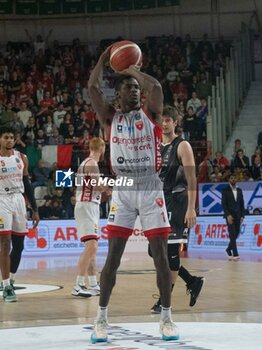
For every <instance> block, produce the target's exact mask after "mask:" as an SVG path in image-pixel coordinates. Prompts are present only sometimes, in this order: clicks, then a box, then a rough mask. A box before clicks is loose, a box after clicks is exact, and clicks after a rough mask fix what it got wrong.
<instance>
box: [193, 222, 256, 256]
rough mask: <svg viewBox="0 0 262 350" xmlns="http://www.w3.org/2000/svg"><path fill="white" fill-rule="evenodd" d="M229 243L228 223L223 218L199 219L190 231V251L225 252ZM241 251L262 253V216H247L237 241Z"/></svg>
mask: <svg viewBox="0 0 262 350" xmlns="http://www.w3.org/2000/svg"><path fill="white" fill-rule="evenodd" d="M228 243H229V235H228V230H227V225H226V221H225V219H224V218H223V217H221V216H208V217H198V218H197V224H196V225H195V226H194V227H193V228H192V229H191V230H190V238H189V250H190V251H196V250H198V251H209V252H210V251H212V252H214V251H224V250H225V249H226V248H227V245H228ZM237 247H238V249H239V251H240V252H241V251H249V252H252V251H253V252H258V251H262V216H261V215H250V216H246V217H245V219H244V222H243V223H242V225H241V230H240V235H239V237H238V239H237Z"/></svg>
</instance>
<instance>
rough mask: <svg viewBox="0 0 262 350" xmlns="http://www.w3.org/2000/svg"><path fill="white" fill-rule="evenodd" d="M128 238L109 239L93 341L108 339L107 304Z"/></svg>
mask: <svg viewBox="0 0 262 350" xmlns="http://www.w3.org/2000/svg"><path fill="white" fill-rule="evenodd" d="M126 242H127V239H126V238H122V237H112V238H109V240H108V254H107V258H106V262H105V265H104V267H103V270H102V272H101V276H100V288H101V290H100V298H99V307H98V312H97V318H96V321H95V325H94V331H93V333H92V335H91V342H92V343H96V342H106V341H107V325H108V321H107V305H108V303H109V299H110V296H111V293H112V289H113V287H114V285H115V282H116V272H117V269H118V267H119V265H120V262H121V257H122V255H123V252H124V250H125V246H126Z"/></svg>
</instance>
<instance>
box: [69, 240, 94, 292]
mask: <svg viewBox="0 0 262 350" xmlns="http://www.w3.org/2000/svg"><path fill="white" fill-rule="evenodd" d="M84 244H85V247H84V251H83V252H82V254H81V255H80V258H79V261H78V266H77V277H76V283H75V286H74V288H73V290H72V295H74V296H80V297H91V296H92V293H91V291H89V289H88V288H87V287H86V285H85V275H86V272H87V271H92V275H96V263H95V262H96V253H97V246H98V244H97V240H96V239H89V240H87V241H85V242H84Z"/></svg>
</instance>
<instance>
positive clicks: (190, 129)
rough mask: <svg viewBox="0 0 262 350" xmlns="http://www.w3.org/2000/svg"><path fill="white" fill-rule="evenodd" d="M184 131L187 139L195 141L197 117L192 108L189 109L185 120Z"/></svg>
mask: <svg viewBox="0 0 262 350" xmlns="http://www.w3.org/2000/svg"><path fill="white" fill-rule="evenodd" d="M183 129H184V135H185V139H186V140H187V141H189V140H191V141H192V140H195V137H196V115H195V113H194V110H193V108H192V107H189V108H188V110H187V113H186V114H185V115H184V118H183Z"/></svg>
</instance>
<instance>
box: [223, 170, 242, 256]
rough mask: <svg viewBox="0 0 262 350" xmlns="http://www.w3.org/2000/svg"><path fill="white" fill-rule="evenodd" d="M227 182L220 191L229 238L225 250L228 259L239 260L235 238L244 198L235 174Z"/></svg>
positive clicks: (240, 219)
mask: <svg viewBox="0 0 262 350" xmlns="http://www.w3.org/2000/svg"><path fill="white" fill-rule="evenodd" d="M228 182H229V185H228V186H227V187H226V188H225V189H224V191H223V192H222V207H223V210H224V217H225V218H226V221H227V227H228V233H229V239H230V242H229V244H228V247H227V249H226V252H227V255H228V259H229V260H239V255H238V251H237V243H236V240H237V238H238V236H239V233H240V225H241V224H242V222H243V220H244V216H245V207H244V198H243V193H242V190H241V189H240V188H238V187H236V177H235V175H233V174H231V175H230V176H229V180H228Z"/></svg>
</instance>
